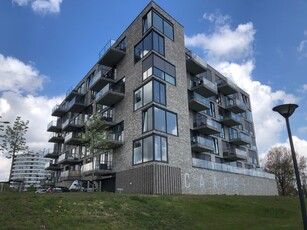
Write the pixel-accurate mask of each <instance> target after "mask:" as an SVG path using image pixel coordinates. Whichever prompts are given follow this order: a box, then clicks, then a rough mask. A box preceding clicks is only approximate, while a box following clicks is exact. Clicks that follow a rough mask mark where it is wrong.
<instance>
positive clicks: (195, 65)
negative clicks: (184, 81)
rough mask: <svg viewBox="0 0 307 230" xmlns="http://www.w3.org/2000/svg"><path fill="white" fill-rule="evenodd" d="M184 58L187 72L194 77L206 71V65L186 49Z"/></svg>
mask: <svg viewBox="0 0 307 230" xmlns="http://www.w3.org/2000/svg"><path fill="white" fill-rule="evenodd" d="M185 57H186V58H185V59H186V68H187V71H188V72H190V73H192V74H194V75H196V74H200V73H202V72H205V71H206V69H207V63H206V62H205V61H204V60H203V59H201V58H200V57H199V56H197V55H196V54H195V53H193V52H192V51H191V50H188V49H186V53H185Z"/></svg>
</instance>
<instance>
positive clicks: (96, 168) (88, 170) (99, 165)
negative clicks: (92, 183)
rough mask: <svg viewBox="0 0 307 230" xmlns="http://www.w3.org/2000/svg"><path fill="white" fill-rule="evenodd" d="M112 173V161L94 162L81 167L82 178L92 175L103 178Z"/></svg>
mask: <svg viewBox="0 0 307 230" xmlns="http://www.w3.org/2000/svg"><path fill="white" fill-rule="evenodd" d="M111 171H112V162H111V161H103V162H95V163H94V164H93V162H90V163H87V164H84V165H82V166H81V174H82V176H89V175H91V174H92V173H93V174H94V175H95V176H101V175H105V174H109V173H111Z"/></svg>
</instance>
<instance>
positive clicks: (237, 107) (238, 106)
mask: <svg viewBox="0 0 307 230" xmlns="http://www.w3.org/2000/svg"><path fill="white" fill-rule="evenodd" d="M225 109H227V110H229V111H231V112H234V113H243V112H245V111H246V110H247V106H246V105H245V104H244V102H243V101H241V100H239V99H237V98H229V97H225Z"/></svg>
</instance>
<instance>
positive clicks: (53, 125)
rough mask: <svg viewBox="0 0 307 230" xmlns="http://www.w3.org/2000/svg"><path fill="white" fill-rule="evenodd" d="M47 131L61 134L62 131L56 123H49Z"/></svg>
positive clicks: (58, 123) (59, 124)
mask: <svg viewBox="0 0 307 230" xmlns="http://www.w3.org/2000/svg"><path fill="white" fill-rule="evenodd" d="M47 131H48V132H61V131H62V127H61V123H60V122H58V121H51V122H50V123H49V124H48V127H47Z"/></svg>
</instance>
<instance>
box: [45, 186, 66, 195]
mask: <svg viewBox="0 0 307 230" xmlns="http://www.w3.org/2000/svg"><path fill="white" fill-rule="evenodd" d="M47 192H48V193H56V192H69V188H67V187H63V186H55V187H50V188H48V190H47Z"/></svg>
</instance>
